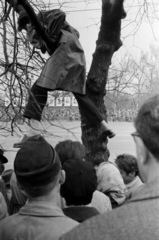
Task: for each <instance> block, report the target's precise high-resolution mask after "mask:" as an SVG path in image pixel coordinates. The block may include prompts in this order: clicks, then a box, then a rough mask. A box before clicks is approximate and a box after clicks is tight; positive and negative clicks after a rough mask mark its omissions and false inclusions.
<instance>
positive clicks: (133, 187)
mask: <svg viewBox="0 0 159 240" xmlns="http://www.w3.org/2000/svg"><path fill="white" fill-rule="evenodd" d="M141 186H143V182H142V181H141V179H140V178H139V177H138V176H137V177H136V178H135V179H134V181H132V182H130V183H128V184H126V188H127V192H126V199H130V198H133V197H134V196H135V194H136V193H137V192H138V191H140V189H141Z"/></svg>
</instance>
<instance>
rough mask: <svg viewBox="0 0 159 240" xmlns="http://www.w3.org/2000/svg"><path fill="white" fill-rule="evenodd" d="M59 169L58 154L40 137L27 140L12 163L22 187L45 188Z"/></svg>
mask: <svg viewBox="0 0 159 240" xmlns="http://www.w3.org/2000/svg"><path fill="white" fill-rule="evenodd" d="M60 169H61V164H60V160H59V157H58V154H57V153H56V151H55V150H54V149H53V147H52V146H51V145H50V144H49V143H48V142H47V141H46V140H45V139H44V138H43V137H42V136H40V135H37V136H34V137H30V138H28V140H27V141H26V142H25V144H23V145H22V148H21V149H20V150H19V151H18V153H17V155H16V157H15V161H14V171H15V174H16V177H17V181H18V182H19V183H20V184H21V185H22V186H24V187H40V186H46V185H48V184H49V183H51V182H52V181H53V179H54V178H55V177H56V176H57V174H58V173H59V171H60Z"/></svg>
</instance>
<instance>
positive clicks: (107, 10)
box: [81, 0, 126, 165]
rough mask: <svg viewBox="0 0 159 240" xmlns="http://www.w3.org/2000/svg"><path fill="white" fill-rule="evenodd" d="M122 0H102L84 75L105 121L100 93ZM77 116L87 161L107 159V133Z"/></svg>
mask: <svg viewBox="0 0 159 240" xmlns="http://www.w3.org/2000/svg"><path fill="white" fill-rule="evenodd" d="M123 1H124V0H103V1H102V17H101V27H100V31H99V35H98V40H97V42H96V49H95V52H94V54H93V60H92V64H91V67H90V71H89V73H88V77H87V95H88V96H89V98H90V99H91V100H92V101H93V102H94V104H95V105H96V106H97V108H98V109H99V111H100V112H101V113H102V115H103V117H104V119H105V120H107V111H106V106H105V104H104V96H105V94H106V89H105V87H106V83H107V76H108V70H109V66H110V64H111V59H112V56H113V54H114V52H115V51H117V50H118V49H119V48H120V47H121V46H122V42H121V40H120V32H121V19H122V18H125V17H126V13H125V11H124V8H123ZM81 118H82V123H81V126H82V141H83V144H84V146H85V147H86V153H87V157H86V158H87V160H88V161H89V162H91V163H92V164H94V165H96V164H99V163H101V162H103V161H107V160H108V157H109V150H108V148H107V143H108V139H107V136H106V135H105V133H104V132H103V131H102V129H101V127H100V126H96V127H94V128H90V127H89V126H88V125H87V124H86V122H85V119H84V116H83V115H82V112H81Z"/></svg>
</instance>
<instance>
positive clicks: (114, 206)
mask: <svg viewBox="0 0 159 240" xmlns="http://www.w3.org/2000/svg"><path fill="white" fill-rule="evenodd" d="M134 124H135V129H136V131H135V132H134V133H132V137H133V138H134V142H135V145H136V155H137V157H135V156H133V155H130V154H126V153H123V154H120V155H118V156H117V157H116V159H115V160H114V162H110V161H106V162H102V163H100V164H99V165H96V166H93V165H92V164H91V163H89V162H87V161H86V160H85V156H86V151H85V147H84V146H83V145H82V144H81V143H80V142H78V141H72V140H65V141H62V142H59V143H57V144H56V146H55V147H53V146H52V145H51V144H50V143H49V142H47V141H46V140H45V139H44V138H43V137H42V136H41V135H36V136H33V137H30V138H28V139H27V140H26V142H25V144H23V145H22V147H21V148H20V149H19V151H18V152H17V154H16V157H15V160H14V168H13V169H7V170H5V164H6V163H7V162H8V159H7V158H6V157H5V156H4V152H3V150H2V149H1V150H0V175H1V177H0V239H3V240H17V239H24V240H31V239H38V240H42V239H47V240H49V239H50V240H51V239H60V240H71V239H77V240H78V239H81V240H82V239H84V240H87V239H91V240H92V239H94V240H95V239H97V240H98V239H113V240H114V239H118V240H124V239H125V240H126V239H134V238H135V239H138V240H140V239H141V240H143V239H144V240H145V239H147V240H149V239H151V240H156V239H159V229H158V222H159V214H158V212H159V204H158V201H159V150H158V149H159V135H158V133H159V96H154V97H152V98H150V99H148V100H147V101H146V102H145V103H144V104H143V106H142V107H141V108H140V109H139V112H138V114H137V117H136V119H135V122H134ZM134 155H135V154H134Z"/></svg>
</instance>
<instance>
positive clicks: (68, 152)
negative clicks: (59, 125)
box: [55, 140, 85, 165]
mask: <svg viewBox="0 0 159 240" xmlns="http://www.w3.org/2000/svg"><path fill="white" fill-rule="evenodd" d="M55 150H56V152H57V153H58V155H59V158H60V161H61V164H62V165H63V164H64V163H65V162H66V161H67V160H70V159H74V158H80V159H84V158H85V147H84V146H83V145H82V144H81V143H80V142H78V141H72V140H65V141H62V142H59V143H58V144H57V145H56V146H55Z"/></svg>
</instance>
